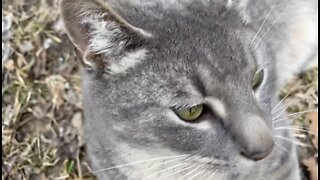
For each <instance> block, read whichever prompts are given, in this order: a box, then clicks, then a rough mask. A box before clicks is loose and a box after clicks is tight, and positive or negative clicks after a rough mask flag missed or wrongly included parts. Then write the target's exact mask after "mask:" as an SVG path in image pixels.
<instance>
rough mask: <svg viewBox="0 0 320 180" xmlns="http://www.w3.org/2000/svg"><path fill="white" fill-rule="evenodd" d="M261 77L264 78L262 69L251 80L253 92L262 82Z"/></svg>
mask: <svg viewBox="0 0 320 180" xmlns="http://www.w3.org/2000/svg"><path fill="white" fill-rule="evenodd" d="M263 76H264V73H263V69H259V70H258V71H257V72H256V74H255V75H254V77H253V80H252V82H251V85H252V88H253V89H254V90H255V89H257V88H258V87H259V86H260V85H261V83H262V81H263Z"/></svg>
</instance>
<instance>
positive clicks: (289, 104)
mask: <svg viewBox="0 0 320 180" xmlns="http://www.w3.org/2000/svg"><path fill="white" fill-rule="evenodd" d="M291 104H292V103H288V104H285V105H283V106H281V107H279V108H277V109H276V110H275V111H273V112H271V114H272V115H273V114H275V113H276V112H278V111H279V110H280V109H285V110H287V109H288V107H289V106H291Z"/></svg>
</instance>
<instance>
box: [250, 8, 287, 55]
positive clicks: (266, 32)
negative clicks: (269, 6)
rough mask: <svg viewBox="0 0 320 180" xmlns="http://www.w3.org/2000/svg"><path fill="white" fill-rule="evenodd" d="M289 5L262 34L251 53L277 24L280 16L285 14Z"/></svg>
mask: <svg viewBox="0 0 320 180" xmlns="http://www.w3.org/2000/svg"><path fill="white" fill-rule="evenodd" d="M289 6H290V5H288V6H287V7H286V8H285V9H284V10H283V11H282V12H281V13H280V15H279V16H278V18H277V19H276V20H275V21H274V22H273V23H272V24H271V25H270V26H269V28H268V29H267V30H266V31H265V32H264V33H263V34H262V36H261V38H260V39H259V41H258V42H257V43H256V44H255V45H254V46H253V48H252V51H253V50H254V49H255V48H256V47H257V46H258V45H259V43H260V41H261V40H262V39H263V38H264V36H265V35H266V34H267V33H268V32H269V31H270V29H271V28H272V27H273V26H274V25H275V24H276V23H277V22H278V20H279V19H280V18H281V17H282V15H283V14H284V13H285V11H286V10H287V9H288V7H289Z"/></svg>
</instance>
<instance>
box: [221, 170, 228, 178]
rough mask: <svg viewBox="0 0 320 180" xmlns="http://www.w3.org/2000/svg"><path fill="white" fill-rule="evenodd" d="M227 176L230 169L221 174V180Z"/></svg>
mask: <svg viewBox="0 0 320 180" xmlns="http://www.w3.org/2000/svg"><path fill="white" fill-rule="evenodd" d="M227 176H228V171H227V172H226V173H224V174H223V176H221V180H222V179H223V178H224V179H227Z"/></svg>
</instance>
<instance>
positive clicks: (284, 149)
mask: <svg viewBox="0 0 320 180" xmlns="http://www.w3.org/2000/svg"><path fill="white" fill-rule="evenodd" d="M274 144H275V145H276V146H278V147H279V148H280V149H282V150H283V151H285V152H287V153H288V154H290V153H289V151H288V150H287V149H286V148H284V147H283V146H281V145H280V144H278V143H276V142H274Z"/></svg>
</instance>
